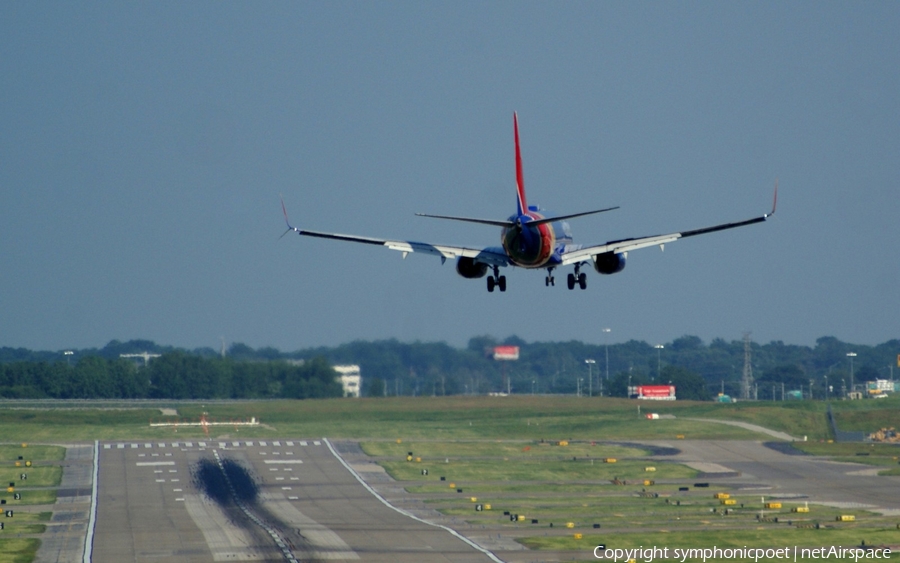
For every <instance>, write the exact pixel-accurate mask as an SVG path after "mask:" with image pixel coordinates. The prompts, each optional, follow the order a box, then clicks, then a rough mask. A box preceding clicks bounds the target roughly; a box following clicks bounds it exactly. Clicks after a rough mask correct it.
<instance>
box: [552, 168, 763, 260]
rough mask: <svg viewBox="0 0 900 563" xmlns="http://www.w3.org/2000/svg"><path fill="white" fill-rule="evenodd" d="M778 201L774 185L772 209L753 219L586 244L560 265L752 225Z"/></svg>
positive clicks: (759, 220) (758, 221) (563, 258)
mask: <svg viewBox="0 0 900 563" xmlns="http://www.w3.org/2000/svg"><path fill="white" fill-rule="evenodd" d="M777 203H778V186H777V185H776V187H775V198H774V202H773V203H772V211H771V213H766V214H765V215H763V216H762V217H754V218H753V219H747V220H745V221H736V222H734V223H722V224H721V225H713V226H712V227H705V228H703V229H693V230H690V231H682V232H680V233H670V234H667V235H654V236H649V237H638V238H629V239H623V240H615V241H610V242H607V243H606V244H600V245H597V246H588V247H585V248H578V249H573V250H571V251H568V252H564V253H563V254H562V256H561V257H560V258H561V259H562V265H563V266H565V265H567V264H575V263H577V262H584V261H586V260H589V259H591V258H593V257H594V256H597V255H598V254H603V253H606V252H615V253H623V252H628V251H630V250H637V249H639V248H647V247H649V246H660V247H662V246H663V245H664V244H667V243H670V242H675V241H676V240H678V239H682V238H687V237H693V236H697V235H705V234H706V233H714V232H716V231H724V230H727V229H734V228H737V227H743V226H745V225H752V224H754V223H762V222H763V221H765V220H766V219H768V218H769V217H771V216H772V215H774V214H775V207H776V205H777Z"/></svg>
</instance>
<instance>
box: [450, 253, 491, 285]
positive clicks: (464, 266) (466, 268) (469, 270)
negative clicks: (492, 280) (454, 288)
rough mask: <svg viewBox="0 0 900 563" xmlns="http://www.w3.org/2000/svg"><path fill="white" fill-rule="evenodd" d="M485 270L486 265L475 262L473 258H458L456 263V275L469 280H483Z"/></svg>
mask: <svg viewBox="0 0 900 563" xmlns="http://www.w3.org/2000/svg"><path fill="white" fill-rule="evenodd" d="M487 269H488V266H487V264H484V263H483V262H476V261H475V259H474V258H468V257H466V256H460V257H459V259H458V260H457V261H456V273H458V274H459V275H461V276H462V277H464V278H467V279H470V280H474V279H478V278H483V277H484V275H485V274H486V273H487Z"/></svg>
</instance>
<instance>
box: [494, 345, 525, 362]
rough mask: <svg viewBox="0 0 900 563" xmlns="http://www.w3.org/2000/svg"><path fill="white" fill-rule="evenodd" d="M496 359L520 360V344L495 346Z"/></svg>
mask: <svg viewBox="0 0 900 563" xmlns="http://www.w3.org/2000/svg"><path fill="white" fill-rule="evenodd" d="M494 359H495V360H518V359H519V347H518V346H494Z"/></svg>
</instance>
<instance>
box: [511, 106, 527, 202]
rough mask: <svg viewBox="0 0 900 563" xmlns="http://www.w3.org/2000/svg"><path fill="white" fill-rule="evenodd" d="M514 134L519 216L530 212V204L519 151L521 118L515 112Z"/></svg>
mask: <svg viewBox="0 0 900 563" xmlns="http://www.w3.org/2000/svg"><path fill="white" fill-rule="evenodd" d="M513 134H514V135H515V137H516V196H517V201H516V204H517V205H518V210H517V211H518V214H519V215H523V214H524V213H525V212H526V211H528V203H527V202H526V201H525V179H524V177H523V176H522V152H521V151H520V150H519V117H518V115H516V112H513Z"/></svg>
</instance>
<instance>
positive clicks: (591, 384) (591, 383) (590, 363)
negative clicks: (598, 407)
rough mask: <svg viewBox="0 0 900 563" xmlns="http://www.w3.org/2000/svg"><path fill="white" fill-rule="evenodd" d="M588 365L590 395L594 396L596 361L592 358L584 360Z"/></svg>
mask: <svg viewBox="0 0 900 563" xmlns="http://www.w3.org/2000/svg"><path fill="white" fill-rule="evenodd" d="M584 363H586V364H587V365H588V397H593V396H594V364H596V363H597V362H595V361H594V360H592V359H590V358H589V359H587V360H585V361H584Z"/></svg>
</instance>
